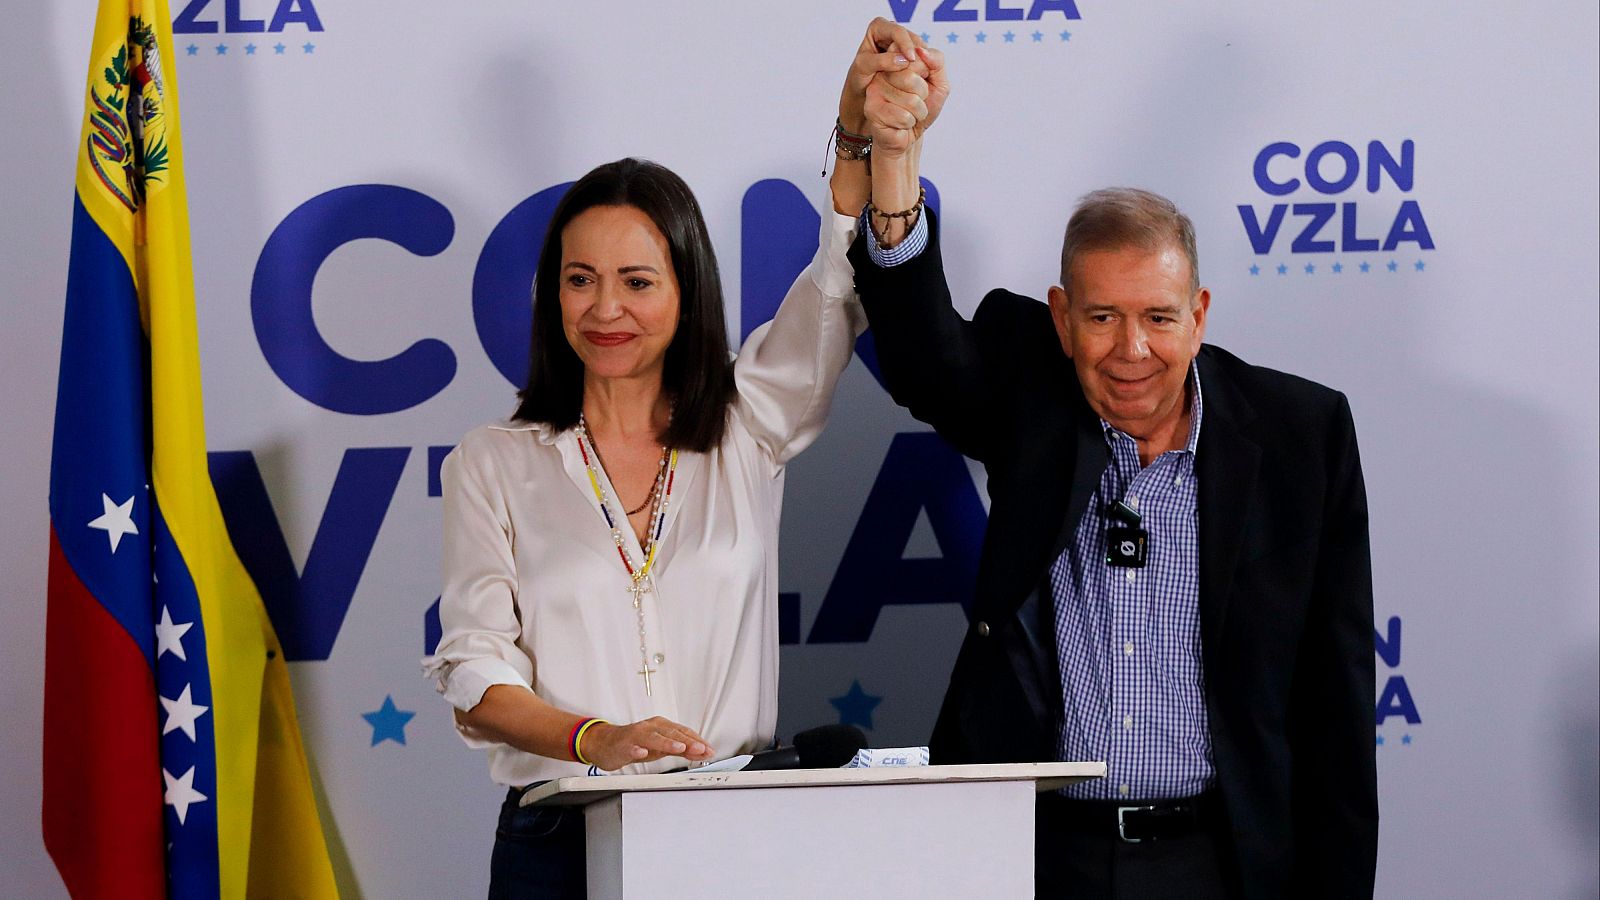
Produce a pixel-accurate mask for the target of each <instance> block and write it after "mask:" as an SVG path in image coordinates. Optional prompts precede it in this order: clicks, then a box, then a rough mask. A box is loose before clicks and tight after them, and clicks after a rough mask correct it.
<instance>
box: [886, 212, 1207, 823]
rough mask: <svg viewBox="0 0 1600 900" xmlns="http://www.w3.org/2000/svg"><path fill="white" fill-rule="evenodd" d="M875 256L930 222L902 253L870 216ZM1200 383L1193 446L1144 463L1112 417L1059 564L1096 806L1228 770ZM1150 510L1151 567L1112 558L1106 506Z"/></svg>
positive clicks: (1072, 692) (1080, 788) (1071, 753)
mask: <svg viewBox="0 0 1600 900" xmlns="http://www.w3.org/2000/svg"><path fill="white" fill-rule="evenodd" d="M861 230H862V231H863V232H864V233H865V234H866V237H867V251H868V253H869V255H870V256H871V257H872V261H873V262H874V263H876V264H877V265H879V266H882V267H886V268H887V267H889V266H895V265H899V264H901V263H904V262H907V261H909V260H911V259H915V258H916V257H917V256H918V255H919V254H920V253H921V252H922V251H923V249H924V248H925V247H926V246H927V243H928V225H927V218H926V217H925V216H924V217H919V218H918V219H917V224H916V225H915V226H913V228H912V230H911V233H910V234H908V235H907V236H906V237H905V239H904V240H902V241H901V242H900V243H899V244H896V245H895V246H894V247H892V248H889V249H887V250H886V249H884V248H882V247H880V246H878V241H877V237H876V235H874V234H873V233H872V229H871V228H870V227H868V223H867V220H866V216H865V215H863V216H862V220H861ZM1189 379H1190V381H1189V383H1190V385H1192V386H1193V389H1194V391H1193V398H1192V401H1191V402H1192V404H1193V405H1192V407H1191V410H1190V412H1191V419H1190V426H1189V440H1188V442H1187V444H1186V445H1185V446H1184V448H1183V449H1182V450H1170V451H1168V452H1166V453H1163V454H1161V455H1160V456H1159V457H1157V458H1156V459H1155V461H1153V462H1152V463H1151V464H1150V465H1149V466H1148V467H1141V466H1140V464H1139V447H1138V444H1137V443H1136V442H1135V441H1134V439H1133V438H1132V437H1130V436H1128V435H1126V434H1123V433H1122V432H1120V431H1118V430H1117V429H1115V428H1112V427H1111V426H1110V425H1109V424H1107V423H1106V422H1105V421H1104V420H1102V421H1101V422H1100V427H1101V429H1102V431H1103V432H1104V434H1105V438H1106V443H1107V445H1108V446H1109V447H1110V449H1111V464H1110V465H1108V466H1107V467H1106V470H1105V472H1104V473H1102V474H1101V476H1100V488H1099V490H1097V491H1096V492H1095V495H1094V497H1093V498H1092V499H1091V500H1090V501H1089V508H1088V510H1087V511H1086V512H1085V513H1084V515H1083V518H1082V520H1080V521H1079V522H1078V530H1077V533H1076V535H1075V536H1074V539H1073V542H1072V544H1071V545H1070V546H1068V547H1067V549H1066V550H1065V551H1063V552H1062V554H1061V556H1060V557H1059V558H1058V559H1056V561H1055V563H1054V564H1053V565H1052V566H1051V567H1050V589H1051V594H1052V595H1053V598H1054V600H1055V623H1056V629H1055V630H1056V633H1055V640H1056V659H1057V660H1058V661H1059V663H1060V671H1061V696H1062V712H1063V715H1062V718H1061V734H1060V739H1059V742H1058V745H1057V749H1058V751H1059V754H1060V758H1061V759H1064V760H1105V763H1106V777H1105V778H1101V779H1091V780H1089V781H1084V782H1080V783H1078V784H1075V785H1072V786H1071V787H1067V788H1064V789H1063V790H1062V794H1064V795H1066V796H1068V797H1076V798H1079V799H1089V800H1160V799H1172V798H1177V797H1189V796H1193V795H1195V794H1199V793H1201V792H1203V791H1205V790H1206V789H1207V788H1209V787H1211V785H1212V783H1213V782H1214V781H1215V779H1216V770H1215V768H1214V767H1213V765H1212V760H1211V734H1210V731H1209V730H1208V727H1207V722H1206V707H1205V693H1204V688H1203V686H1202V683H1201V675H1202V668H1201V658H1200V544H1199V532H1198V530H1197V515H1196V507H1195V501H1196V498H1197V497H1198V496H1199V491H1198V485H1197V484H1196V482H1195V470H1194V453H1195V447H1196V445H1197V444H1198V442H1199V440H1200V419H1201V415H1202V410H1203V408H1204V407H1203V404H1202V403H1201V393H1200V371H1199V368H1198V367H1195V366H1191V368H1190V372H1189ZM1115 500H1121V501H1123V502H1124V503H1126V504H1128V505H1129V506H1131V507H1133V508H1134V509H1136V510H1138V512H1139V514H1140V516H1141V517H1142V521H1141V523H1140V527H1142V528H1144V529H1145V530H1146V531H1148V532H1149V534H1150V541H1149V558H1148V560H1147V561H1146V564H1145V566H1144V567H1143V568H1139V569H1128V568H1119V567H1115V566H1112V565H1110V564H1108V563H1107V562H1106V530H1107V528H1109V527H1110V525H1111V524H1112V523H1111V522H1110V521H1108V517H1107V516H1106V507H1107V506H1108V505H1109V504H1110V503H1112V502H1113V501H1115Z"/></svg>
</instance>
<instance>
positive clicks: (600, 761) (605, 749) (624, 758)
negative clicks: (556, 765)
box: [581, 716, 714, 772]
mask: <svg viewBox="0 0 1600 900" xmlns="http://www.w3.org/2000/svg"><path fill="white" fill-rule="evenodd" d="M581 749H582V750H583V757H584V759H587V760H588V761H589V762H591V763H593V764H594V765H596V766H599V767H600V768H601V769H603V770H605V771H607V772H614V771H616V770H617V769H620V768H622V767H623V766H625V765H628V764H629V763H643V762H654V761H655V760H658V759H661V758H663V757H667V756H681V757H683V758H684V759H693V760H703V759H710V758H711V756H712V753H713V752H714V751H713V750H712V749H711V745H710V744H708V743H706V739H705V738H703V737H701V736H700V735H698V734H695V733H694V732H693V731H691V730H690V729H688V728H685V727H684V726H682V725H679V724H678V723H677V722H674V721H672V720H671V719H664V718H662V717H661V716H654V717H652V718H649V719H644V720H642V721H638V722H634V723H633V724H631V725H612V724H609V723H606V722H601V723H598V724H596V725H592V726H590V727H589V730H588V731H585V732H584V733H583V740H582V748H581Z"/></svg>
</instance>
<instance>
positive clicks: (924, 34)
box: [918, 31, 933, 44]
mask: <svg viewBox="0 0 1600 900" xmlns="http://www.w3.org/2000/svg"><path fill="white" fill-rule="evenodd" d="M918 37H920V38H922V42H923V43H924V44H926V43H928V42H929V41H932V40H933V38H931V37H929V36H928V33H927V32H926V31H924V32H923V33H922V34H920V35H918Z"/></svg>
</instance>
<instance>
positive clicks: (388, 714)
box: [361, 696, 416, 747]
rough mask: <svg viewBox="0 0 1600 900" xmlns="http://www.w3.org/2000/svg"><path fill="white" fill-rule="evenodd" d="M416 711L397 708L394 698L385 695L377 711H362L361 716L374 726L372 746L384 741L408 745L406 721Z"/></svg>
mask: <svg viewBox="0 0 1600 900" xmlns="http://www.w3.org/2000/svg"><path fill="white" fill-rule="evenodd" d="M414 715H416V713H414V712H411V711H409V710H404V709H396V708H395V705H394V698H393V697H390V696H385V697H384V698H383V705H382V706H380V707H378V709H377V711H376V712H369V713H362V714H361V718H363V719H366V720H367V724H368V725H371V726H372V746H374V747H376V746H378V745H379V744H381V743H383V742H384V741H394V742H395V743H396V744H399V745H400V746H402V747H404V746H405V745H406V723H407V722H409V721H411V717H412V716H414Z"/></svg>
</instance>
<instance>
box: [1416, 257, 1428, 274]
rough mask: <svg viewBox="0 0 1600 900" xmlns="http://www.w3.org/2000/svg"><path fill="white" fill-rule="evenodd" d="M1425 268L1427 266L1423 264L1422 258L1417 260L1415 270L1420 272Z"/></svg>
mask: <svg viewBox="0 0 1600 900" xmlns="http://www.w3.org/2000/svg"><path fill="white" fill-rule="evenodd" d="M1425 268H1427V266H1425V265H1423V263H1422V260H1420V259H1419V260H1417V271H1418V272H1421V271H1422V270H1423V269H1425Z"/></svg>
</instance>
